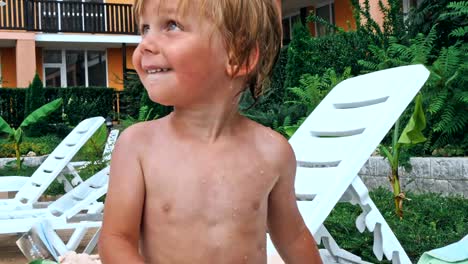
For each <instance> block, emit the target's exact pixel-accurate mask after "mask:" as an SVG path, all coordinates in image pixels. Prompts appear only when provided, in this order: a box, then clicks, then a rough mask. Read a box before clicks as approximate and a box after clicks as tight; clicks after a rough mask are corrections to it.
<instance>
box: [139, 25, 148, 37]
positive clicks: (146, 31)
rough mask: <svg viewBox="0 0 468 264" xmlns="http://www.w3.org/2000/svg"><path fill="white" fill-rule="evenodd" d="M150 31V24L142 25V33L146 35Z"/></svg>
mask: <svg viewBox="0 0 468 264" xmlns="http://www.w3.org/2000/svg"><path fill="white" fill-rule="evenodd" d="M148 31H149V25H142V26H141V29H140V33H141V34H142V35H146V33H148Z"/></svg>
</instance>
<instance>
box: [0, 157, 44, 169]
mask: <svg viewBox="0 0 468 264" xmlns="http://www.w3.org/2000/svg"><path fill="white" fill-rule="evenodd" d="M47 156H48V155H44V156H38V157H21V158H22V159H23V165H24V166H28V167H37V166H39V165H41V163H42V162H43V161H44V160H45V159H46V158H47ZM7 164H14V165H16V158H0V168H3V167H5V166H6V165H7Z"/></svg>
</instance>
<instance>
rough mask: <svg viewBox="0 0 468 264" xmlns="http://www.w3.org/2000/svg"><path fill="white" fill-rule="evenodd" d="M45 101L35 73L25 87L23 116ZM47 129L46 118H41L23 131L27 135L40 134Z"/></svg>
mask: <svg viewBox="0 0 468 264" xmlns="http://www.w3.org/2000/svg"><path fill="white" fill-rule="evenodd" d="M45 102H46V100H45V91H44V86H43V85H42V81H41V79H40V78H39V75H38V74H37V73H36V74H35V75H34V78H33V80H32V82H31V83H30V84H29V87H28V89H26V95H25V103H24V116H27V115H29V114H30V113H32V112H33V111H34V110H35V109H37V108H39V107H41V106H42V105H44V104H45ZM46 130H47V120H41V121H39V122H37V123H36V124H34V125H31V126H29V127H28V128H27V129H26V130H25V133H26V134H27V135H28V136H36V137H37V136H40V135H43V134H44V131H46Z"/></svg>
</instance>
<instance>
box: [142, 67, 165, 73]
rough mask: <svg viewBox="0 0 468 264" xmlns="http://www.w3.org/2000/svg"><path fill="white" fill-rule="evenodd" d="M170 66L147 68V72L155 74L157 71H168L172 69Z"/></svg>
mask: <svg viewBox="0 0 468 264" xmlns="http://www.w3.org/2000/svg"><path fill="white" fill-rule="evenodd" d="M170 70H171V69H170V68H156V69H147V70H145V71H146V73H147V74H155V73H160V72H168V71H170Z"/></svg>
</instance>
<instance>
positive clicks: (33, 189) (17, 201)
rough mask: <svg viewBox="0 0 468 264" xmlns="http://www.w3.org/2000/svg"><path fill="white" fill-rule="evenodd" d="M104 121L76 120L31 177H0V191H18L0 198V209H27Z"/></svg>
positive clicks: (99, 118) (93, 118) (95, 119)
mask: <svg viewBox="0 0 468 264" xmlns="http://www.w3.org/2000/svg"><path fill="white" fill-rule="evenodd" d="M104 120H105V119H104V118H103V117H92V118H88V119H85V120H83V121H82V122H80V123H79V124H78V125H77V126H76V127H75V128H74V129H73V130H72V131H71V132H70V134H68V135H67V137H65V139H64V140H62V142H60V144H59V145H58V146H57V147H56V148H55V149H54V150H53V151H52V153H50V155H49V156H48V157H47V159H46V160H44V162H43V163H42V164H41V165H40V166H39V167H38V168H37V169H36V171H35V172H34V173H33V174H32V175H31V177H19V176H2V177H0V192H8V191H18V192H17V193H16V195H15V197H14V198H13V199H0V212H1V211H13V210H19V209H31V208H32V207H33V204H34V203H36V202H37V201H38V199H39V197H40V196H41V195H42V194H43V193H44V192H45V190H46V189H47V188H48V187H49V185H50V184H51V183H52V181H53V180H54V179H55V178H57V177H58V176H59V175H60V173H61V172H62V170H63V169H64V168H65V167H66V166H67V164H68V163H69V162H70V161H71V159H72V158H73V156H75V154H76V153H77V152H78V151H79V150H80V148H81V147H82V146H83V145H84V144H85V143H86V141H88V139H89V138H90V137H91V136H92V135H93V134H94V132H96V130H98V128H99V127H100V126H101V125H102V124H103V123H104ZM17 187H20V188H19V189H18V188H17Z"/></svg>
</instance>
